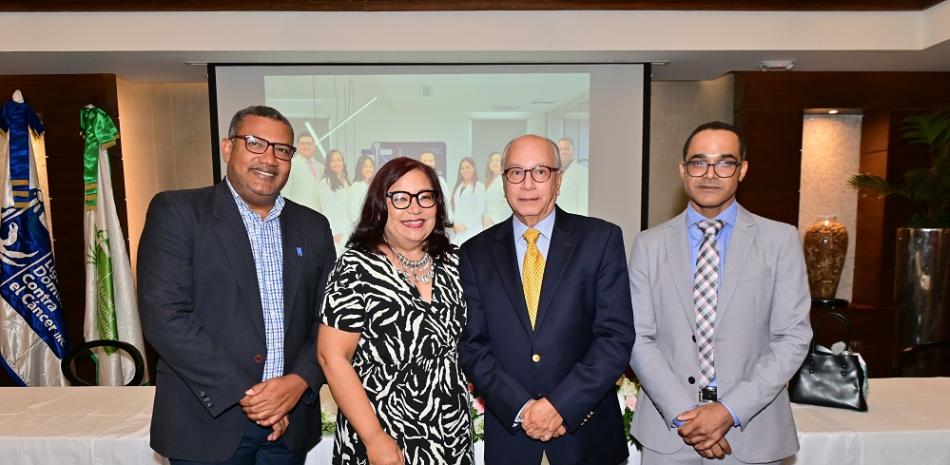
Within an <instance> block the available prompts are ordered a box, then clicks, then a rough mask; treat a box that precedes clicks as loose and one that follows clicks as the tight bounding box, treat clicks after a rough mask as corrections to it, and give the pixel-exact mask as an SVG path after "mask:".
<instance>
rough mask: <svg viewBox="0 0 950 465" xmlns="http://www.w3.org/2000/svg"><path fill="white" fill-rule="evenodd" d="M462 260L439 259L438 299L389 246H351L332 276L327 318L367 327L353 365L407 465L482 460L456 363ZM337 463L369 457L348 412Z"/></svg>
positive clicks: (340, 419)
mask: <svg viewBox="0 0 950 465" xmlns="http://www.w3.org/2000/svg"><path fill="white" fill-rule="evenodd" d="M458 260H459V259H458V255H456V254H455V253H447V254H443V256H442V257H440V258H437V259H436V260H435V276H434V281H433V286H432V299H431V304H430V303H428V302H426V301H424V300H422V297H421V296H420V294H419V291H418V290H417V289H416V288H415V286H412V285H409V284H408V283H407V282H406V281H405V280H403V279H402V277H401V276H400V275H399V274H398V271H397V269H396V267H395V266H393V265H392V263H390V262H389V260H388V259H387V258H386V256H385V255H383V254H381V253H373V252H367V251H365V250H360V249H356V248H351V249H348V250H346V251H345V252H344V253H343V254H342V255H341V256H340V258H339V259H338V260H337V262H336V265H335V267H334V269H333V271H332V272H331V273H330V277H329V281H328V283H327V292H326V297H325V299H324V304H323V323H324V324H326V325H328V326H332V327H334V328H337V329H340V330H343V331H349V332H358V333H360V340H359V345H358V346H357V348H356V352H355V353H354V355H353V368H354V369H355V370H356V374H357V375H358V376H359V378H360V380H361V381H362V383H363V388H364V389H365V390H366V394H367V395H368V396H369V400H370V403H371V404H372V405H373V409H374V410H375V411H376V416H377V417H378V418H379V421H380V423H381V424H382V427H383V430H384V431H386V432H387V433H388V434H389V435H390V436H392V437H393V439H395V440H396V443H397V444H399V447H400V448H401V449H402V451H403V454H404V455H405V460H406V463H407V464H412V465H423V464H433V465H434V464H463V465H470V464H472V463H473V462H474V460H473V456H472V430H471V417H470V410H469V409H470V407H469V403H468V399H469V396H468V392H467V391H466V384H465V380H464V378H463V375H462V372H461V371H460V369H459V366H458V340H459V337H460V336H461V333H462V329H463V328H464V327H465V321H466V316H467V306H466V304H465V300H464V298H463V297H462V285H461V282H460V281H459V273H458ZM333 463H334V464H347V465H349V464H358V465H365V464H368V463H369V461H368V460H367V458H366V446H365V445H364V444H363V442H362V441H361V440H360V438H359V437H358V436H357V434H356V430H355V429H354V428H353V427H352V425H350V423H349V421H348V420H347V419H346V417H345V416H343V414H342V412H341V413H340V414H339V415H338V416H337V430H336V438H335V442H334V446H333Z"/></svg>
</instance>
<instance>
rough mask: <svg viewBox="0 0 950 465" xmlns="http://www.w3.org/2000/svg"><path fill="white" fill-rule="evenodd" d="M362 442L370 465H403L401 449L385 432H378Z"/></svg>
mask: <svg viewBox="0 0 950 465" xmlns="http://www.w3.org/2000/svg"><path fill="white" fill-rule="evenodd" d="M363 442H365V443H366V457H367V458H368V459H369V464H370V465H405V463H406V462H405V460H404V459H403V456H402V449H400V448H399V444H396V440H395V439H393V438H392V436H390V435H388V434H386V432H385V431H382V430H380V431H378V432H377V433H376V434H375V435H373V436H372V437H369V438H366V439H365V440H364V441H363Z"/></svg>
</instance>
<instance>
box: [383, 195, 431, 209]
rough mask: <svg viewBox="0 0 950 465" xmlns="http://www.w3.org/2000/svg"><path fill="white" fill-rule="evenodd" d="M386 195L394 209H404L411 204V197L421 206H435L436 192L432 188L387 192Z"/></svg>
mask: <svg viewBox="0 0 950 465" xmlns="http://www.w3.org/2000/svg"><path fill="white" fill-rule="evenodd" d="M386 197H389V200H390V201H392V203H393V208H395V209H396V210H405V209H407V208H409V205H411V204H412V199H416V203H418V204H419V206H420V207H422V208H432V207H434V206H435V200H436V193H435V191H433V190H424V191H419V192H416V193H415V194H410V193H408V192H406V191H395V192H387V193H386Z"/></svg>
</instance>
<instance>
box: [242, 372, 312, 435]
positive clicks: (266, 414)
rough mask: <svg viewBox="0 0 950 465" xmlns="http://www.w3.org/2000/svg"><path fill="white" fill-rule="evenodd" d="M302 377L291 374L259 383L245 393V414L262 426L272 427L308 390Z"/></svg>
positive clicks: (243, 407) (243, 401)
mask: <svg viewBox="0 0 950 465" xmlns="http://www.w3.org/2000/svg"><path fill="white" fill-rule="evenodd" d="M307 387H308V385H307V382H306V381H304V380H303V378H301V377H300V375H296V374H289V375H284V376H278V377H276V378H271V379H269V380H267V381H264V382H261V383H257V384H255V385H253V386H251V388H250V389H248V390H247V391H245V392H244V394H245V396H244V398H243V399H241V402H240V404H241V408H242V409H243V410H244V414H245V415H247V417H248V418H250V419H251V420H253V421H256V422H257V424H258V425H261V426H272V425H274V424H276V423H277V422H278V420H280V418H281V417H283V416H286V415H287V413H289V412H290V410H291V409H292V408H294V406H295V405H297V402H298V401H299V400H300V396H302V395H303V393H304V391H306V390H307Z"/></svg>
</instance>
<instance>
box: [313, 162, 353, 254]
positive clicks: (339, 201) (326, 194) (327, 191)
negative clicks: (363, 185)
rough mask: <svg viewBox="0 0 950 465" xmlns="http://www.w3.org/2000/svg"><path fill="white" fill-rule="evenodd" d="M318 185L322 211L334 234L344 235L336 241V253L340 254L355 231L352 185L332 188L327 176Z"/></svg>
mask: <svg viewBox="0 0 950 465" xmlns="http://www.w3.org/2000/svg"><path fill="white" fill-rule="evenodd" d="M318 185H319V194H320V207H321V213H323V216H326V217H327V221H329V222H330V231H331V232H333V235H334V236H336V235H337V234H340V235H342V237H341V238H340V241H339V242H336V243H335V246H336V254H337V256H340V254H342V253H343V251H344V250H346V241H347V240H349V238H350V233H351V232H353V219H352V218H350V194H351V191H350V187H349V186H344V187H341V188H340V189H338V190H333V189H331V188H330V180H329V179H326V178H324V179H321V180H320V182H319V184H318Z"/></svg>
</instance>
